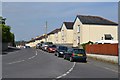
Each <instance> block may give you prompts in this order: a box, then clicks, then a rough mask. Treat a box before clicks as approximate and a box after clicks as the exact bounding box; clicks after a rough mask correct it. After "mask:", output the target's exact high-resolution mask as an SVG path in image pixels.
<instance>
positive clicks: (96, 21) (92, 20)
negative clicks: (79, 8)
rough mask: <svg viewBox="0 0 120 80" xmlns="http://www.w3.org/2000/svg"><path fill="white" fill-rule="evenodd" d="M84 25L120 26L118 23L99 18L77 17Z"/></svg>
mask: <svg viewBox="0 0 120 80" xmlns="http://www.w3.org/2000/svg"><path fill="white" fill-rule="evenodd" d="M77 17H78V18H79V19H80V21H81V22H82V24H98V25H118V24H117V23H115V22H113V21H110V20H108V19H105V18H102V17H99V16H89V15H88V16H85V15H77Z"/></svg>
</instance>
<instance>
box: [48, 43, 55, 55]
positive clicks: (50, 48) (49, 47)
mask: <svg viewBox="0 0 120 80" xmlns="http://www.w3.org/2000/svg"><path fill="white" fill-rule="evenodd" d="M47 51H48V52H49V53H50V52H56V45H49V46H48V47H47Z"/></svg>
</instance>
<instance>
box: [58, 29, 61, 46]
mask: <svg viewBox="0 0 120 80" xmlns="http://www.w3.org/2000/svg"><path fill="white" fill-rule="evenodd" d="M57 36H58V42H57V44H61V43H62V35H61V29H60V30H59V31H58V33H57Z"/></svg>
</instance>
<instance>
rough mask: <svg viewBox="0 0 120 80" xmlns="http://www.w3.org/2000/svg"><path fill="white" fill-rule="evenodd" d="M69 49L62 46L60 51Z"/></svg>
mask: <svg viewBox="0 0 120 80" xmlns="http://www.w3.org/2000/svg"><path fill="white" fill-rule="evenodd" d="M67 49H68V48H67V47H64V46H60V47H59V50H64V51H67Z"/></svg>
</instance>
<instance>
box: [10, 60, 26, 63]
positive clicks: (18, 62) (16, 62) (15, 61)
mask: <svg viewBox="0 0 120 80" xmlns="http://www.w3.org/2000/svg"><path fill="white" fill-rule="evenodd" d="M23 61H25V60H21V61H15V62H11V63H8V64H15V63H20V62H23Z"/></svg>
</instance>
